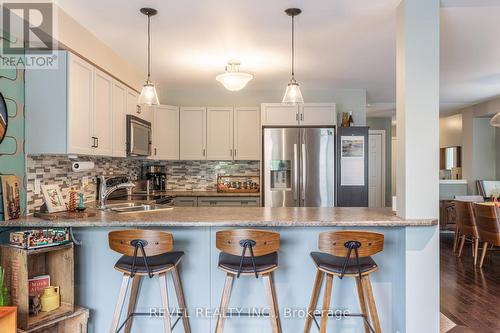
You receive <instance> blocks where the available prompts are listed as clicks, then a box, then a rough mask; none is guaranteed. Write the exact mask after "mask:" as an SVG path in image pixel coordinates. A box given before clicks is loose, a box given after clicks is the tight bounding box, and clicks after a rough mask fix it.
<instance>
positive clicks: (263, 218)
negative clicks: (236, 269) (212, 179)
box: [0, 207, 437, 227]
mask: <svg viewBox="0 0 500 333" xmlns="http://www.w3.org/2000/svg"><path fill="white" fill-rule="evenodd" d="M89 209H90V210H91V208H89ZM96 212H97V214H96V216H94V217H89V218H85V219H65V220H54V221H46V220H42V219H40V218H36V217H33V216H28V217H23V218H20V219H17V220H10V221H4V222H0V226H1V227H333V226H351V227H367V226H371V227H407V226H431V225H436V224H437V220H433V219H409V220H403V219H401V218H399V217H396V216H395V215H394V214H393V213H392V211H391V209H389V208H347V207H342V208H312V207H311V208H309V207H288V208H265V207H245V208H241V207H217V208H213V207H174V208H173V209H171V210H163V211H156V212H154V211H152V212H141V213H127V214H117V213H113V212H103V211H100V210H96Z"/></svg>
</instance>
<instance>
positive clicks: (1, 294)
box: [0, 266, 9, 306]
mask: <svg viewBox="0 0 500 333" xmlns="http://www.w3.org/2000/svg"><path fill="white" fill-rule="evenodd" d="M7 305H9V290H8V289H7V282H6V281H5V269H4V268H3V267H2V266H0V306H7Z"/></svg>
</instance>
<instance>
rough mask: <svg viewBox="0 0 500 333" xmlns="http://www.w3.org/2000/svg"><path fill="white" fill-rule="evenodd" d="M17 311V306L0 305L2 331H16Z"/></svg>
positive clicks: (8, 332)
mask: <svg viewBox="0 0 500 333" xmlns="http://www.w3.org/2000/svg"><path fill="white" fill-rule="evenodd" d="M16 313H17V309H16V307H15V306H0V332H2V333H16V326H17V325H16Z"/></svg>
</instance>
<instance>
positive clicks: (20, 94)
mask: <svg viewBox="0 0 500 333" xmlns="http://www.w3.org/2000/svg"><path fill="white" fill-rule="evenodd" d="M0 92H1V93H2V95H3V96H4V98H5V101H6V104H7V111H8V125H7V133H6V137H5V139H4V140H3V142H2V143H0V174H11V175H12V174H13V175H16V176H17V177H18V178H19V180H20V181H21V182H22V184H23V185H22V188H21V210H22V212H25V210H26V181H25V158H24V70H23V69H17V70H14V69H4V68H0ZM1 202H2V201H1V197H0V203H1ZM2 212H3V203H2V204H0V220H3V213H2Z"/></svg>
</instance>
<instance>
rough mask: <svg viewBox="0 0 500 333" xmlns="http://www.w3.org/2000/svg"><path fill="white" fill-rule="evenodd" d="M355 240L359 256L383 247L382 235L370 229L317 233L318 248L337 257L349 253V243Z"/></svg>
mask: <svg viewBox="0 0 500 333" xmlns="http://www.w3.org/2000/svg"><path fill="white" fill-rule="evenodd" d="M352 242H357V243H359V247H358V248H357V251H358V255H359V257H360V258H363V257H368V256H371V255H374V254H375V253H378V252H380V251H382V250H383V249H384V235H383V234H380V233H376V232H370V231H327V232H322V233H321V234H319V246H318V247H319V250H320V251H321V252H325V253H329V254H331V255H333V256H337V257H347V256H348V255H350V251H349V243H352Z"/></svg>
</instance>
